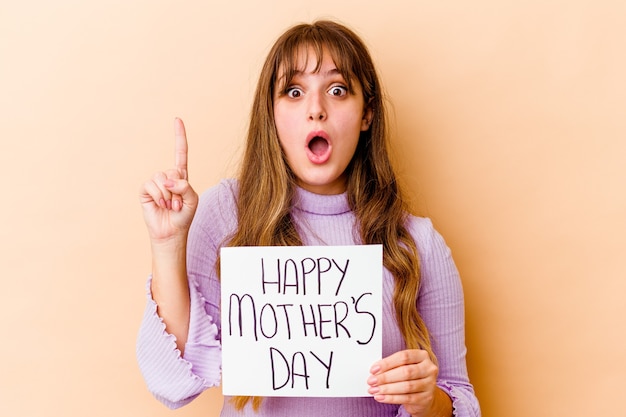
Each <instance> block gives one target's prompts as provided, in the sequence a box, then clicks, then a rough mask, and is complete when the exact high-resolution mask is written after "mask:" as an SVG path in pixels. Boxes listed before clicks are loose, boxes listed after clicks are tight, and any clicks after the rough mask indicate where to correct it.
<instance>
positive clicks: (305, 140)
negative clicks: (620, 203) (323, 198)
mask: <svg viewBox="0 0 626 417" xmlns="http://www.w3.org/2000/svg"><path fill="white" fill-rule="evenodd" d="M316 64H317V58H316V55H315V53H314V52H313V51H312V50H311V49H307V50H305V49H303V50H302V53H301V54H300V57H299V59H298V68H299V69H300V70H299V71H298V72H297V73H296V75H295V76H294V77H293V79H292V80H291V81H290V82H289V83H288V84H287V85H286V86H285V88H282V86H277V87H278V88H276V91H277V92H276V95H275V96H274V120H275V123H276V129H277V131H278V139H279V141H280V144H281V146H282V149H283V151H284V152H285V155H286V157H287V163H288V164H289V167H290V168H291V170H292V171H293V173H294V174H295V175H296V178H297V183H298V185H299V186H301V187H302V188H304V189H305V190H308V191H311V192H314V193H317V194H340V193H342V192H344V191H345V190H346V172H345V171H346V168H347V166H348V164H349V163H350V161H351V160H352V156H353V155H354V152H355V149H356V147H357V143H358V141H359V136H360V133H361V132H362V131H365V130H367V129H369V125H370V121H371V116H372V111H371V109H369V108H366V106H365V100H364V98H363V92H362V89H361V85H360V83H359V82H358V81H357V80H353V81H352V84H353V91H352V93H350V92H349V91H348V84H347V83H346V80H344V78H343V76H342V75H341V73H340V72H339V71H338V70H337V68H336V66H335V63H334V62H333V60H332V58H331V57H330V55H329V54H328V53H326V52H325V53H324V55H323V58H322V63H321V66H320V68H319V70H318V71H315V67H316Z"/></svg>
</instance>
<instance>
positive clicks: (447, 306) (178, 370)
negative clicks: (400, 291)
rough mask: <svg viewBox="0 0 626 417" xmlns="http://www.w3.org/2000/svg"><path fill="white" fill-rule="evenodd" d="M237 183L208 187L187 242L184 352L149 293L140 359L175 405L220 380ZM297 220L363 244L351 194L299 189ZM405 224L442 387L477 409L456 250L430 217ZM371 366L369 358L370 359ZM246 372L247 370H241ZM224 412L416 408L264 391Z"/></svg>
mask: <svg viewBox="0 0 626 417" xmlns="http://www.w3.org/2000/svg"><path fill="white" fill-rule="evenodd" d="M236 195H237V182H236V181H234V180H225V181H222V182H221V183H220V184H219V185H217V186H215V187H213V188H211V189H209V190H208V191H206V192H205V193H204V194H203V195H202V197H201V198H200V204H199V206H198V210H197V212H196V215H195V217H194V220H193V223H192V226H191V229H190V231H189V239H188V244H187V270H188V278H189V283H190V290H191V291H190V292H191V312H190V314H191V315H190V322H189V335H188V340H187V344H186V345H185V350H184V352H185V353H184V355H183V356H181V354H180V351H179V350H178V349H177V348H176V342H175V338H174V336H173V335H171V334H168V333H167V331H166V329H165V325H164V323H163V321H162V320H161V318H160V317H159V316H158V314H157V306H156V303H155V302H154V300H153V299H152V295H151V293H150V281H149V282H148V285H147V288H148V303H147V306H146V310H145V314H144V318H143V322H142V324H141V329H140V331H139V336H138V340H137V359H138V362H139V366H140V368H141V371H142V373H143V376H144V378H145V380H146V382H147V385H148V388H149V389H150V391H151V392H152V393H153V394H154V395H155V396H156V398H158V399H159V400H160V401H161V402H163V403H164V404H165V405H167V406H168V407H170V408H177V407H180V406H183V405H185V404H187V403H188V402H190V401H191V400H193V399H194V398H195V397H197V396H198V395H199V394H200V393H201V392H202V391H204V390H205V389H207V388H210V387H213V386H218V385H219V384H220V369H221V343H220V313H219V304H220V284H219V280H218V278H217V274H216V270H215V261H216V257H217V254H218V249H219V248H220V247H221V246H222V245H224V243H225V241H226V240H227V239H228V237H229V236H230V235H231V234H232V232H233V231H234V230H235V228H236V225H237V218H236V207H235V199H236ZM292 218H293V220H294V223H295V224H296V227H297V229H298V232H299V234H300V236H301V238H302V240H303V244H304V245H358V244H360V241H359V238H358V236H355V233H354V223H355V216H354V213H352V211H351V210H350V208H349V206H348V201H347V198H346V195H345V194H340V195H318V194H313V193H310V192H307V191H305V190H303V189H297V193H296V199H295V203H294V207H293V211H292ZM408 229H409V231H410V233H411V234H412V236H413V238H414V239H415V242H416V244H417V249H418V252H419V256H420V268H421V285H420V289H419V293H418V294H416V305H417V308H418V310H419V313H420V315H421V317H422V318H423V320H424V322H425V323H426V326H427V327H428V329H429V331H430V333H431V337H432V341H433V350H434V352H435V355H436V356H437V359H438V361H439V376H438V382H437V384H438V386H439V387H440V388H441V389H442V390H443V391H445V392H446V393H448V395H449V396H450V397H451V398H452V402H453V409H454V415H455V416H457V417H479V416H480V408H479V405H478V400H477V399H476V396H475V394H474V389H473V387H472V385H471V384H470V382H469V379H468V375H467V368H466V364H465V353H466V348H465V324H464V306H463V289H462V287H461V282H460V279H459V275H458V272H457V269H456V267H455V265H454V262H453V260H452V257H451V255H450V250H449V249H448V247H447V246H446V244H445V242H444V241H443V239H442V237H441V236H440V235H439V234H438V233H437V232H436V231H435V230H434V229H433V226H432V223H431V222H430V220H428V219H425V218H419V217H413V216H411V217H410V218H409V222H408ZM393 289H394V280H393V277H392V276H391V274H390V273H389V271H387V270H384V273H383V323H382V331H383V356H388V355H390V354H392V353H393V352H397V351H399V350H402V349H405V347H406V346H405V343H404V339H403V337H402V334H401V333H400V330H399V328H398V325H397V324H396V320H395V312H394V308H393V301H392V299H393ZM368 366H369V365H368ZM241 377H242V378H245V375H242V376H241ZM221 415H222V416H223V417H231V416H232V417H235V416H236V417H264V416H272V417H281V416H284V417H294V416H298V417H319V416H325V417H333V416H337V417H346V416H360V417H383V416H389V417H391V416H409V414H408V413H407V412H406V411H405V410H404V409H403V407H401V406H397V405H392V404H381V403H378V402H377V401H375V400H374V399H373V398H371V397H354V398H293V397H267V398H264V399H263V402H262V404H261V407H260V409H259V410H258V411H254V410H252V407H251V404H248V405H247V406H246V408H245V409H244V410H243V411H237V410H235V409H234V407H233V405H232V403H231V402H230V401H229V398H228V397H225V401H224V405H223V408H222V414H221Z"/></svg>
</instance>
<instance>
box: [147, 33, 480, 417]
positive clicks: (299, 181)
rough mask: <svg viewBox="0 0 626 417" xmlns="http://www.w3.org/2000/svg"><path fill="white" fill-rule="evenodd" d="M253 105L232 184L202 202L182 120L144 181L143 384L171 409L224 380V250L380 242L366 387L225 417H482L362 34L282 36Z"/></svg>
mask: <svg viewBox="0 0 626 417" xmlns="http://www.w3.org/2000/svg"><path fill="white" fill-rule="evenodd" d="M251 115H252V116H251V120H250V126H249V131H248V138H247V145H246V150H245V153H244V156H243V161H242V164H241V172H240V174H239V176H238V178H237V179H234V180H225V181H222V182H221V183H220V184H219V185H217V186H215V187H213V188H211V189H209V190H208V191H206V192H205V193H204V194H203V196H202V198H200V199H198V196H197V194H196V193H195V191H194V190H193V188H192V187H191V186H190V183H189V177H188V171H187V139H186V136H185V129H184V126H183V123H182V121H181V120H179V119H176V121H175V138H176V164H175V165H176V166H175V168H174V169H171V170H168V171H165V172H160V173H157V174H155V175H154V176H153V177H152V179H151V180H149V181H147V182H146V183H145V184H144V185H143V187H142V189H141V191H140V200H141V204H142V207H143V210H144V218H145V222H146V225H147V228H148V232H149V236H150V242H151V246H152V256H153V265H152V276H151V279H150V280H149V282H148V305H147V308H146V311H145V315H144V320H143V323H142V326H141V330H140V333H139V338H138V344H137V357H138V361H139V364H140V367H141V370H142V373H143V375H144V378H145V379H146V381H147V384H148V387H149V389H150V390H151V391H152V392H153V393H154V395H155V396H156V397H157V398H158V399H159V400H161V401H162V402H163V403H165V404H166V405H168V406H169V407H172V408H174V407H179V406H182V405H184V404H186V403H188V402H189V401H191V400H192V399H193V398H195V397H196V396H198V395H199V394H200V393H201V392H202V391H204V390H205V389H207V388H209V387H212V386H217V385H219V383H220V365H221V346H220V327H221V326H220V321H219V317H220V314H219V300H220V281H219V267H218V265H219V249H220V247H223V246H254V245H259V246H265V245H273V246H282V245H359V244H382V245H383V253H384V255H383V264H384V267H385V271H384V277H383V326H382V329H383V358H382V359H381V360H380V361H378V362H376V363H374V364H372V366H371V369H370V373H371V375H370V377H369V379H368V381H367V383H368V384H369V386H370V388H369V392H370V394H371V397H357V398H292V397H268V398H262V399H261V398H249V397H233V398H225V401H224V405H223V410H222V416H290V417H292V416H316V417H319V416H372V417H374V416H376V417H380V416H410V415H412V416H417V417H435V416H437V417H440V416H452V415H454V416H460V417H461V416H462V417H470V416H480V409H479V406H478V401H477V399H476V396H475V395H474V391H473V387H472V385H471V384H470V382H469V379H468V375H467V370H466V364H465V352H466V349H465V342H464V338H465V336H464V315H463V314H464V313H463V308H464V307H463V293H462V288H461V284H460V280H459V276H458V272H457V270H456V267H455V265H454V262H453V261H452V258H451V256H450V251H449V249H448V248H447V246H446V245H445V243H444V241H443V239H442V238H441V236H440V235H439V234H438V233H437V232H436V231H435V230H434V229H433V227H432V224H431V222H430V221H429V220H428V219H425V218H420V217H415V216H412V215H410V214H409V213H408V211H407V207H406V205H405V202H404V200H403V196H402V193H401V190H400V189H399V187H398V184H397V181H396V176H395V173H394V171H393V168H392V166H391V164H390V161H389V155H388V150H387V140H388V134H387V129H386V114H385V107H384V102H383V94H382V89H381V84H380V82H379V80H378V76H377V74H376V70H375V68H374V65H373V63H372V60H371V58H370V55H369V53H368V51H367V49H366V47H365V45H364V44H363V42H362V41H361V40H360V39H359V38H358V36H357V35H355V33H354V32H352V31H351V30H349V29H348V28H346V27H345V26H342V25H339V24H337V23H334V22H330V21H318V22H315V23H313V24H310V25H308V24H303V25H298V26H295V27H293V28H291V29H289V30H287V31H286V32H285V33H284V34H283V35H282V36H281V37H280V38H279V39H278V40H277V41H276V43H275V45H274V47H273V48H272V50H271V51H270V53H269V55H268V57H267V60H266V62H265V65H264V66H263V69H262V71H261V76H260V79H259V82H258V86H257V90H256V94H255V98H254V103H253V108H252V112H251ZM242 377H245V376H242Z"/></svg>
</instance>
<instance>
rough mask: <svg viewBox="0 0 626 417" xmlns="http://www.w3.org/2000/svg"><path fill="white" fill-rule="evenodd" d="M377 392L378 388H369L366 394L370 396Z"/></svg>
mask: <svg viewBox="0 0 626 417" xmlns="http://www.w3.org/2000/svg"><path fill="white" fill-rule="evenodd" d="M378 391H380V388H378V387H371V388H370V389H368V390H367V392H369V393H370V394H372V395H374V394H377V393H378Z"/></svg>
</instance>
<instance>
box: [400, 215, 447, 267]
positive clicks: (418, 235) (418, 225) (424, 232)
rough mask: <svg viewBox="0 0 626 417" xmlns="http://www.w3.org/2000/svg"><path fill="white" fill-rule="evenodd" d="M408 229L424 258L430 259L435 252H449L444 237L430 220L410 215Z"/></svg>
mask: <svg viewBox="0 0 626 417" xmlns="http://www.w3.org/2000/svg"><path fill="white" fill-rule="evenodd" d="M407 229H408V231H409V233H410V234H411V236H412V237H413V240H414V241H415V244H416V245H417V250H418V252H419V253H420V255H421V256H422V257H426V258H428V257H430V256H431V255H432V254H433V252H440V251H444V252H449V248H448V246H447V244H446V242H445V240H444V238H443V236H442V235H441V234H440V233H439V232H438V231H437V230H436V229H435V226H434V225H433V222H432V220H431V219H430V218H428V217H420V216H415V215H409V216H408V218H407Z"/></svg>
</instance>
